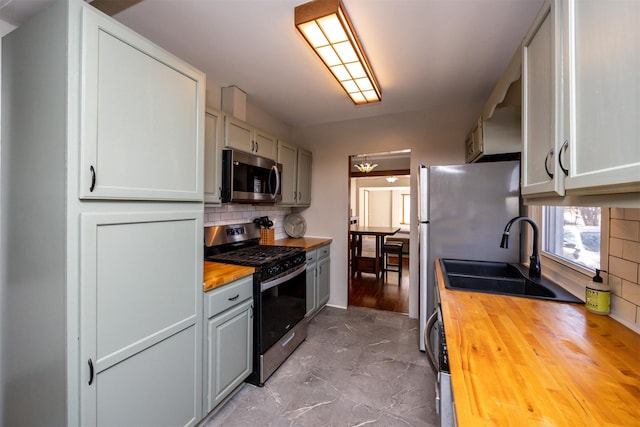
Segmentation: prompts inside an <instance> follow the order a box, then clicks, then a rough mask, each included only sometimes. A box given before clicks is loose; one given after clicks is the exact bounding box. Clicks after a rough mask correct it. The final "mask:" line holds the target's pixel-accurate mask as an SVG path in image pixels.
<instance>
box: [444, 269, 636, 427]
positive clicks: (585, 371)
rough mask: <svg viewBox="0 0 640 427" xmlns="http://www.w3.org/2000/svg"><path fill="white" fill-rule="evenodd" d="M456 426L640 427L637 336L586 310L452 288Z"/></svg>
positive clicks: (449, 310)
mask: <svg viewBox="0 0 640 427" xmlns="http://www.w3.org/2000/svg"><path fill="white" fill-rule="evenodd" d="M436 272H437V274H438V286H439V290H440V297H441V304H442V315H443V319H444V329H445V333H446V337H447V347H448V349H449V364H450V369H451V376H452V382H453V394H454V399H455V406H456V414H457V420H458V425H459V426H461V427H466V426H533V425H535V426H539V425H548V426H609V425H611V426H613V425H616V426H640V335H638V334H636V333H635V332H633V331H632V330H630V329H628V328H626V327H625V326H623V325H622V324H620V323H618V322H617V321H615V320H614V319H612V318H610V317H609V316H602V315H597V314H593V313H590V312H588V311H587V310H586V309H585V307H584V305H579V304H568V303H558V302H550V301H543V300H536V299H529V298H519V297H509V296H500V295H490V294H483V293H478V292H463V291H453V290H447V289H446V288H445V287H444V280H443V275H442V271H441V269H440V263H439V262H438V261H437V260H436Z"/></svg>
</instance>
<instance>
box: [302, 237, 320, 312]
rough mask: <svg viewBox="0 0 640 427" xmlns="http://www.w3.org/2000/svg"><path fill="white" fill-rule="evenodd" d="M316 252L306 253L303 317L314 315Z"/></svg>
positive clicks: (315, 305)
mask: <svg viewBox="0 0 640 427" xmlns="http://www.w3.org/2000/svg"><path fill="white" fill-rule="evenodd" d="M317 254H318V251H317V250H316V249H312V250H310V251H307V312H306V314H305V316H307V317H308V316H311V315H313V314H314V313H315V311H316V308H317V306H318V305H317V304H316V301H317V300H316V261H317V259H316V258H317Z"/></svg>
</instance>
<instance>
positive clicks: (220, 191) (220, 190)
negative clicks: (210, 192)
mask: <svg viewBox="0 0 640 427" xmlns="http://www.w3.org/2000/svg"><path fill="white" fill-rule="evenodd" d="M218 200H222V187H218Z"/></svg>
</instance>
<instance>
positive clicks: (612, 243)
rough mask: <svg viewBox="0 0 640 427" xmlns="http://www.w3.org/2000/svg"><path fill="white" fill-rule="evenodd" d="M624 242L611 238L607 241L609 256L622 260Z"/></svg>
mask: <svg viewBox="0 0 640 427" xmlns="http://www.w3.org/2000/svg"><path fill="white" fill-rule="evenodd" d="M624 242H625V241H624V240H622V239H618V238H616V237H612V238H611V239H609V255H611V256H615V257H618V258H622V249H623V247H624Z"/></svg>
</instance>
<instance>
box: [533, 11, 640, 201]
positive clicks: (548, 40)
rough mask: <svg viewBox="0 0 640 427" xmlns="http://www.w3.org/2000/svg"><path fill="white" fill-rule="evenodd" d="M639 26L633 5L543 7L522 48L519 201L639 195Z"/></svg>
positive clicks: (638, 16)
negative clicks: (521, 141) (566, 197)
mask: <svg viewBox="0 0 640 427" xmlns="http://www.w3.org/2000/svg"><path fill="white" fill-rule="evenodd" d="M638 22H640V2H637V1H636V0H620V1H615V2H605V1H593V0H580V1H576V0H554V1H548V2H547V3H545V6H544V7H543V10H542V11H541V13H540V15H539V16H538V18H537V19H536V21H535V22H534V25H533V27H532V29H531V30H530V32H529V34H528V35H527V37H526V38H525V40H524V44H523V175H522V193H523V195H524V196H525V198H529V199H531V198H535V197H549V196H565V195H566V196H572V197H573V196H576V197H579V196H584V195H587V196H590V195H605V194H606V195H608V196H607V197H608V200H609V201H615V200H623V198H625V197H626V199H627V200H628V198H629V197H627V196H624V194H623V193H638V192H640V144H639V143H638V141H639V140H640V122H639V121H638V117H640V102H639V101H638V100H639V99H640V80H639V79H638V75H640V59H639V57H638V54H637V42H638V40H640V28H639V27H638V25H637V23H638ZM612 194H613V195H614V196H611V195H612ZM631 198H633V196H631Z"/></svg>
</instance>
